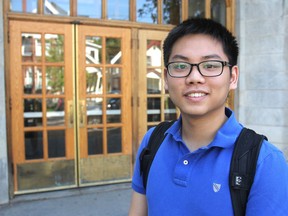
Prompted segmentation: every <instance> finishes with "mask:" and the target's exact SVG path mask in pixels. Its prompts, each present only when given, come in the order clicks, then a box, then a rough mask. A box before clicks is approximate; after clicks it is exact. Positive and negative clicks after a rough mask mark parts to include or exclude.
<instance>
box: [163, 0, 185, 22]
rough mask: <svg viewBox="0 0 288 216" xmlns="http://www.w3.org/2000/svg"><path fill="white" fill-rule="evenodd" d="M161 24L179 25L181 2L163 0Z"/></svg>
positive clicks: (177, 0) (178, 0)
mask: <svg viewBox="0 0 288 216" xmlns="http://www.w3.org/2000/svg"><path fill="white" fill-rule="evenodd" d="M162 6H163V24H173V25H177V24H179V23H180V16H181V11H180V8H181V1H180V0H163V5H162Z"/></svg>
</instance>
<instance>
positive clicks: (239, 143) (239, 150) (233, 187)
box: [139, 121, 268, 216]
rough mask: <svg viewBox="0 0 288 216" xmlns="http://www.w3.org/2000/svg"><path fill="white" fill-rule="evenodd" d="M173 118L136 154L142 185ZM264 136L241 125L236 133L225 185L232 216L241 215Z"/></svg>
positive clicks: (157, 129)
mask: <svg viewBox="0 0 288 216" xmlns="http://www.w3.org/2000/svg"><path fill="white" fill-rule="evenodd" d="M173 123H174V121H171V122H168V121H165V122H161V123H160V124H158V125H157V126H156V127H155V129H154V131H153V132H152V134H151V136H150V139H149V142H148V145H147V147H146V148H144V149H143V150H142V152H141V154H140V156H139V160H140V174H141V175H142V178H143V185H144V187H145V188H146V185H147V179H148V175H149V170H150V167H151V165H152V162H153V159H154V157H155V155H156V153H157V150H158V149H159V147H160V145H161V143H162V142H163V140H164V139H165V137H166V134H165V131H166V130H167V129H168V128H169V127H170V126H171V125H172V124H173ZM264 139H265V140H268V139H267V138H266V137H265V136H263V135H259V134H257V133H256V132H255V131H253V130H251V129H248V128H245V127H244V128H243V129H242V131H241V133H240V135H239V136H238V138H237V140H236V142H235V147H234V151H233V155H232V160H231V164H230V173H229V186H230V194H231V199H232V205H233V210H234V215H235V216H240V215H241V216H242V215H245V212H246V203H247V199H248V195H249V192H250V189H251V186H252V184H253V180H254V175H255V172H256V165H257V160H258V155H259V152H260V149H261V145H262V142H263V140H264Z"/></svg>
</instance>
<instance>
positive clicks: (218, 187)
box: [213, 183, 221, 193]
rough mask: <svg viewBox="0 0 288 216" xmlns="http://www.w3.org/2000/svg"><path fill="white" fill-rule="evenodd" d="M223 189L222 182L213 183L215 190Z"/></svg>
mask: <svg viewBox="0 0 288 216" xmlns="http://www.w3.org/2000/svg"><path fill="white" fill-rule="evenodd" d="M220 189H221V184H217V183H213V191H214V192H215V193H217V192H219V191H220Z"/></svg>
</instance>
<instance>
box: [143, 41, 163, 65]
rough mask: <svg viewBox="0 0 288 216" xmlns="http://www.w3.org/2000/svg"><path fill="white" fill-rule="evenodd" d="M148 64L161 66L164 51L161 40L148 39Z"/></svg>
mask: <svg viewBox="0 0 288 216" xmlns="http://www.w3.org/2000/svg"><path fill="white" fill-rule="evenodd" d="M146 58H147V66H152V67H159V66H161V62H162V51H161V41H160V40H147V50H146Z"/></svg>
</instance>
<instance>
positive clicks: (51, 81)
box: [46, 67, 64, 95]
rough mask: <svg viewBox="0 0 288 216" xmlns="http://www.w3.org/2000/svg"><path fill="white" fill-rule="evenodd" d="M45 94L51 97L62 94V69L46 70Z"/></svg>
mask: <svg viewBox="0 0 288 216" xmlns="http://www.w3.org/2000/svg"><path fill="white" fill-rule="evenodd" d="M46 92H47V94H52V95H61V94H64V67H47V68H46Z"/></svg>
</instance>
